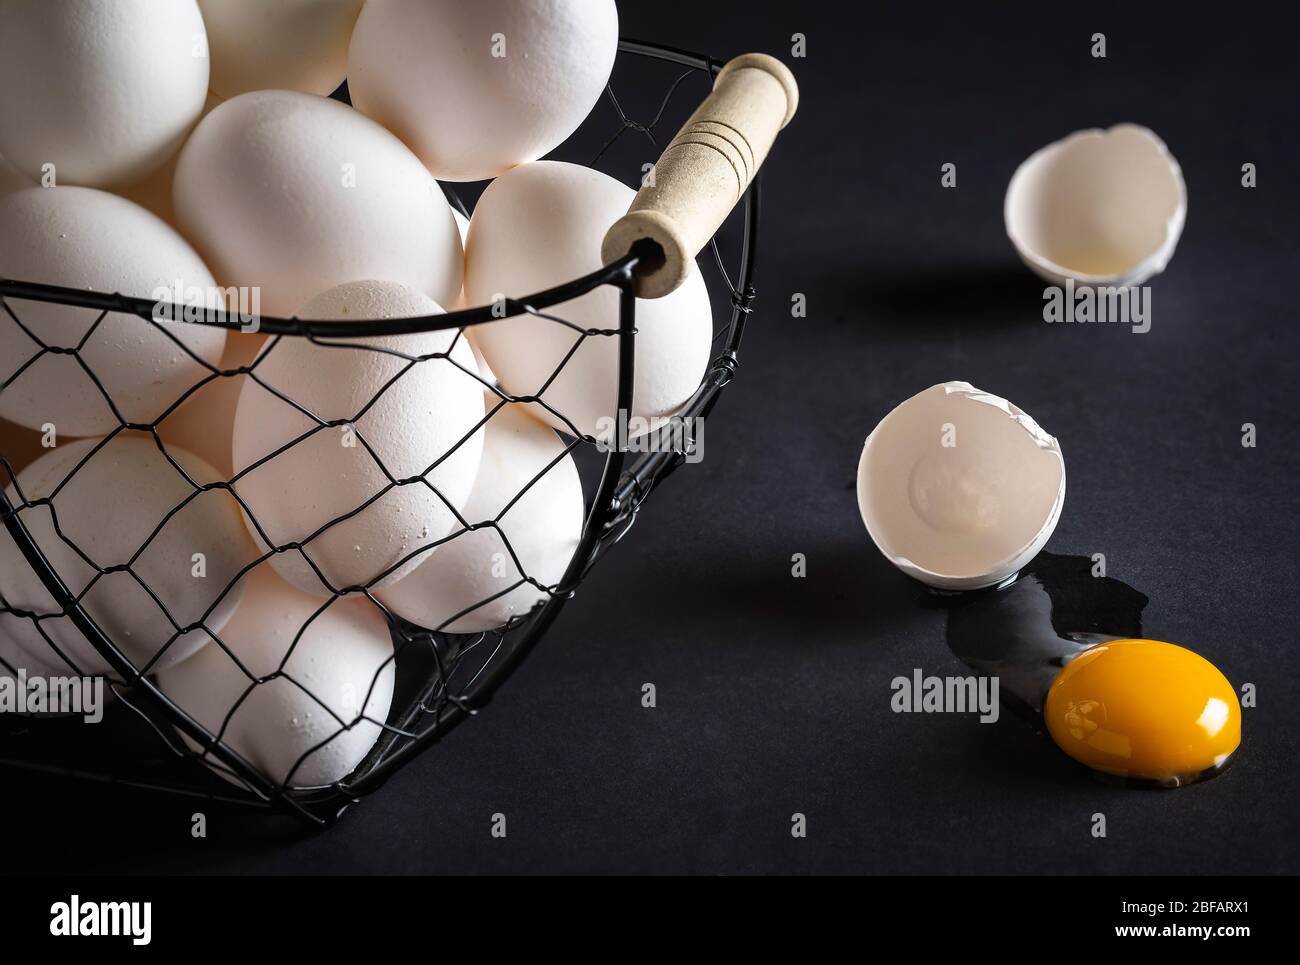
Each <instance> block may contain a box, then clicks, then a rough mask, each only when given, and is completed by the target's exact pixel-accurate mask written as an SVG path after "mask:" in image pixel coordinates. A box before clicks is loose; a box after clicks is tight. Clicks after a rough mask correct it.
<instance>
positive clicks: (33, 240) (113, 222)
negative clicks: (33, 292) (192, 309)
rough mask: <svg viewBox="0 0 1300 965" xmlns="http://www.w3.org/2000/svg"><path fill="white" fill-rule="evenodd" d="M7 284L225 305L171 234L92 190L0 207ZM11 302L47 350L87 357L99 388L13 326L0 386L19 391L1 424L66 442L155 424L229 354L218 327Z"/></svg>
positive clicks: (10, 199)
mask: <svg viewBox="0 0 1300 965" xmlns="http://www.w3.org/2000/svg"><path fill="white" fill-rule="evenodd" d="M0 277H5V278H21V279H23V280H25V281H35V282H43V283H46V284H51V285H64V286H67V287H71V288H83V289H85V288H88V289H94V290H96V291H103V292H120V293H122V294H125V295H134V296H138V297H144V298H149V297H154V296H156V295H157V294H158V293H159V290H162V291H166V292H169V293H170V292H173V291H175V289H176V287H177V286H178V285H179V286H181V288H182V291H186V290H190V289H192V290H193V292H192V294H193V295H194V296H195V297H198V298H200V299H201V300H202V303H203V304H204V305H206V306H209V307H217V306H219V305H220V304H221V295H220V293H218V292H216V291H215V290H214V289H215V286H216V282H215V281H214V280H213V277H212V275H211V273H210V272H209V271H208V269H207V266H206V265H204V263H203V261H202V260H200V258H199V256H198V255H197V254H196V253H195V251H194V249H193V248H191V247H190V246H189V245H188V244H187V243H186V241H185V239H184V238H182V237H181V236H180V235H179V234H177V232H176V231H175V229H173V228H171V227H170V226H169V225H167V224H166V223H165V222H163V221H162V220H160V219H159V218H157V217H155V216H154V215H152V214H150V213H149V212H148V211H146V210H145V209H144V208H141V207H139V206H138V205H136V204H133V203H131V202H130V201H127V200H125V199H123V198H119V197H117V196H116V195H113V194H109V193H108V192H105V191H97V190H95V189H93V188H75V187H61V188H39V187H37V188H28V189H26V190H23V191H18V192H16V193H14V194H10V195H6V196H4V197H2V198H0ZM7 301H8V304H9V307H10V309H11V310H12V311H13V312H14V314H15V315H17V316H18V318H19V319H21V321H22V323H23V325H24V326H26V327H27V329H29V330H30V331H31V333H32V335H34V336H35V337H36V338H37V339H39V340H40V341H41V342H43V343H44V344H45V345H48V346H57V347H60V348H76V347H78V346H80V348H79V351H78V356H79V358H80V360H81V362H84V363H85V367H87V368H89V369H90V371H91V372H93V373H94V376H95V378H97V379H98V380H99V382H100V384H101V385H102V386H103V389H104V391H100V389H99V388H98V387H97V386H96V385H95V381H94V380H93V379H92V378H91V376H90V375H88V374H87V372H86V369H85V368H83V366H82V365H81V364H79V363H78V360H77V358H76V357H74V356H72V355H70V354H54V353H43V352H42V351H41V348H40V345H38V344H37V342H36V341H34V340H33V339H32V337H30V336H29V335H28V334H27V333H26V332H24V331H23V328H22V327H20V326H19V325H16V324H14V323H13V321H12V320H11V319H7V318H6V320H5V324H3V325H0V382H5V381H8V380H10V379H12V381H10V382H9V384H8V385H6V386H5V389H4V392H3V393H0V417H3V418H6V419H9V420H11V421H13V422H17V423H19V424H21V425H25V426H28V427H30V428H34V429H40V428H41V427H42V426H45V425H51V426H53V427H54V429H55V430H56V431H57V432H58V433H59V435H60V436H67V437H70V436H89V435H98V434H103V433H107V432H109V431H111V430H113V429H115V428H117V427H118V426H119V425H120V424H121V420H123V419H125V420H127V421H130V422H136V423H151V422H153V421H154V420H156V419H158V418H160V417H161V416H162V415H163V413H165V412H166V411H167V409H168V408H169V407H170V406H172V405H173V404H174V403H175V402H176V401H177V400H178V399H180V397H181V396H182V394H183V393H184V392H185V391H186V390H187V389H189V388H190V387H191V386H193V385H194V384H195V383H197V382H198V381H199V380H200V379H202V378H203V377H204V376H206V375H208V374H209V372H210V370H209V369H208V368H207V367H206V366H208V365H214V364H215V363H216V362H217V361H218V360H219V359H220V358H221V352H222V349H223V348H224V346H225V343H226V333H225V330H224V329H221V328H217V327H215V326H211V325H199V324H188V323H184V322H159V323H158V325H154V324H153V323H152V322H150V321H146V320H145V319H141V318H138V317H137V316H135V315H128V314H124V313H118V312H110V313H109V314H108V315H106V316H105V317H104V318H103V319H102V320H99V314H100V313H99V312H98V311H96V310H94V309H90V308H74V307H71V306H68V305H58V304H54V303H52V302H34V301H24V300H21V299H12V298H11V299H8V300H7ZM97 322H98V324H96V323H97ZM92 327H93V332H92ZM88 333H89V337H87V335H88ZM177 342H179V343H180V344H179V345H178V344H177ZM15 376H16V377H15ZM105 392H107V395H108V397H109V398H111V399H112V402H113V405H115V406H116V407H117V410H118V414H115V413H114V411H113V408H112V406H110V405H109V402H108V400H107V399H106V398H105ZM119 414H120V418H119Z"/></svg>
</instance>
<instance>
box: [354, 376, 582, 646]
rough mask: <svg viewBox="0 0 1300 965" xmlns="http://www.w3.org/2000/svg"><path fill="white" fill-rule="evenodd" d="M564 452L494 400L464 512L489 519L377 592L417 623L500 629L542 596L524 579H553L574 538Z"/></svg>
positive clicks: (578, 505) (576, 505) (578, 518)
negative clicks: (481, 452)
mask: <svg viewBox="0 0 1300 965" xmlns="http://www.w3.org/2000/svg"><path fill="white" fill-rule="evenodd" d="M493 401H494V399H493V398H491V397H489V399H488V402H489V405H491V404H492V402H493ZM496 401H497V402H498V404H500V403H499V400H496ZM565 449H566V447H565V445H564V443H563V442H562V441H561V440H560V437H559V436H557V435H556V434H555V432H554V431H552V430H551V429H549V428H547V427H546V426H543V425H541V424H540V423H538V422H537V421H535V420H534V419H532V418H531V417H530V416H529V415H528V414H527V413H526V412H525V411H524V410H523V408H522V407H520V406H517V405H502V407H501V409H500V410H499V411H497V412H495V413H494V414H493V415H492V418H491V421H489V422H488V425H487V434H486V438H485V440H484V443H483V462H482V465H481V466H480V467H479V474H478V480H477V481H476V482H475V484H474V490H473V492H472V493H471V494H470V497H469V502H468V503H466V504H465V512H464V516H465V520H466V522H468V523H469V524H470V525H471V526H473V525H478V524H484V523H489V524H495V525H494V526H493V525H489V526H484V527H483V528H481V529H473V530H470V529H460V531H459V533H458V534H457V535H456V536H454V537H453V538H452V539H451V540H449V541H448V542H446V543H442V544H441V545H439V546H437V547H435V548H434V549H433V550H431V551H430V552H429V553H428V554H426V555H424V556H422V557H420V559H421V563H420V565H419V567H418V568H417V569H416V570H415V572H414V573H411V574H409V575H408V576H405V577H403V578H402V579H401V580H400V581H399V582H397V583H396V584H394V585H393V586H391V587H388V588H387V589H385V590H381V591H380V592H379V593H378V596H379V599H380V600H382V601H383V602H384V604H386V605H387V606H388V607H389V608H390V609H391V610H392V611H393V612H394V613H397V614H398V615H399V616H401V617H403V618H404V619H406V620H409V621H410V622H412V623H414V624H416V625H417V626H422V627H428V628H429V629H433V630H445V631H447V632H448V633H474V632H477V631H479V630H491V629H494V628H496V627H500V626H503V625H505V624H506V623H507V622H508V621H509V620H510V619H511V617H514V616H517V615H522V614H526V613H527V612H528V611H529V610H531V609H532V607H533V605H534V604H536V603H539V602H541V601H542V600H545V599H546V597H547V592H546V591H545V590H543V589H539V588H538V587H537V586H535V585H533V584H531V583H526V582H523V581H524V580H525V579H532V580H535V581H536V582H537V583H540V584H541V585H542V586H543V587H552V586H555V585H556V584H558V583H559V582H560V580H561V579H562V578H563V577H564V572H565V570H566V569H567V568H568V566H569V562H570V560H572V559H573V554H574V551H575V550H576V549H577V548H578V540H579V538H580V537H581V535H582V520H583V499H582V483H581V481H580V480H579V479H578V468H577V466H576V465H575V464H574V462H573V457H572V456H570V455H569V454H568V453H567V452H566V451H565ZM503 537H504V538H503ZM521 567H522V569H521ZM466 611H468V612H466Z"/></svg>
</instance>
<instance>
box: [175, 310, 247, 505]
mask: <svg viewBox="0 0 1300 965" xmlns="http://www.w3.org/2000/svg"><path fill="white" fill-rule="evenodd" d="M265 341H266V338H265V336H263V335H255V334H253V333H251V332H230V333H228V334H227V336H226V351H225V353H224V354H223V355H222V356H221V361H220V362H218V363H217V368H219V369H220V370H221V371H223V372H229V371H232V370H234V369H239V368H243V367H245V366H249V365H252V364H253V360H254V359H255V358H257V353H258V352H259V351H261V348H262V345H263V344H264V343H265ZM247 379H248V376H246V375H221V376H217V377H216V378H214V379H212V380H211V381H209V382H206V383H204V384H203V385H202V386H201V387H200V388H199V389H198V391H196V392H195V393H194V394H193V395H191V396H190V397H189V398H188V399H186V401H185V402H184V403H183V404H182V405H181V406H180V407H179V408H178V409H176V410H175V411H174V412H172V413H171V414H170V415H168V416H167V418H165V419H164V420H163V421H162V422H160V423H159V424H158V434H159V435H161V436H162V438H163V442H165V443H166V444H167V445H169V446H170V445H177V446H180V447H181V448H182V449H188V450H189V451H190V452H192V453H194V454H195V455H196V456H198V457H200V458H201V459H203V460H204V461H205V462H208V463H210V464H211V465H212V467H213V468H214V469H216V470H217V472H218V473H220V474H221V478H222V479H229V478H230V477H231V476H233V475H234V461H233V457H232V451H233V450H232V446H233V440H234V433H235V409H236V407H237V406H238V405H239V393H240V391H241V390H242V389H243V388H244V383H245V382H246V381H247Z"/></svg>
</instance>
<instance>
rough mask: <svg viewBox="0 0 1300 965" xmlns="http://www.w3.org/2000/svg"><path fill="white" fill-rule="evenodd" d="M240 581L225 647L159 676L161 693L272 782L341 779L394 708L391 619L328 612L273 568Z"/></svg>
mask: <svg viewBox="0 0 1300 965" xmlns="http://www.w3.org/2000/svg"><path fill="white" fill-rule="evenodd" d="M240 582H241V583H246V584H247V587H246V591H245V592H244V595H243V599H242V600H241V601H240V604H239V607H238V608H237V609H236V610H235V614H234V616H233V617H232V618H231V619H230V622H229V623H228V624H226V627H225V629H224V630H221V631H220V632H219V633H218V637H219V638H220V643H218V642H217V641H212V642H210V643H209V644H208V645H207V646H206V647H204V648H203V649H202V650H200V651H199V652H198V653H197V654H195V655H194V656H193V657H191V658H190V659H189V660H186V661H185V662H184V663H182V664H179V665H178V666H175V667H172V668H171V669H169V670H166V671H164V672H163V673H161V674H159V675H158V687H159V689H160V690H162V692H163V693H164V694H166V695H167V696H168V697H170V698H171V699H172V700H173V701H174V702H175V703H176V704H177V705H178V706H179V707H180V708H181V709H182V710H184V711H185V712H186V713H188V714H189V715H190V716H191V717H193V718H194V719H195V720H197V721H198V722H199V723H200V724H202V725H203V726H204V727H206V728H207V729H208V731H209V732H211V733H212V734H214V735H217V736H220V737H221V739H222V741H223V742H224V743H226V744H227V745H228V746H229V747H230V748H231V749H232V750H234V751H235V752H236V753H238V754H239V755H240V756H241V757H243V758H244V759H245V760H247V761H248V762H249V763H250V764H252V765H253V766H255V767H257V768H258V770H260V771H261V772H262V773H263V774H264V775H266V776H267V777H269V778H271V779H273V780H276V781H279V782H281V783H289V784H291V785H292V786H295V787H313V786H319V785H323V784H330V783H333V782H334V781H338V780H341V779H342V778H344V777H346V776H347V775H348V774H350V773H351V772H352V771H353V770H354V769H355V768H356V766H357V765H358V764H360V763H361V761H362V759H363V758H364V757H365V756H366V754H367V753H368V752H369V751H370V749H371V748H372V747H373V746H374V744H375V741H376V739H378V737H379V735H380V732H381V730H380V724H381V723H382V722H384V721H386V720H387V718H388V712H389V709H390V707H391V705H392V700H393V641H392V638H391V637H390V636H389V633H388V623H387V621H386V620H385V619H384V617H383V615H382V614H381V613H380V611H379V610H378V609H377V608H376V607H375V606H374V605H373V604H372V603H370V602H369V601H368V600H361V599H346V598H335V599H333V600H331V601H330V602H329V604H328V605H325V604H324V603H323V602H322V601H321V599H320V598H319V597H314V596H308V595H307V594H304V593H300V592H299V591H298V590H295V589H294V588H293V587H291V586H289V585H288V584H286V583H284V582H283V581H282V580H280V578H279V577H278V576H276V575H275V573H274V571H272V570H271V568H270V567H268V566H264V565H263V566H257V567H255V568H254V569H253V570H251V571H250V572H249V573H248V575H246V576H245V577H244V578H243V580H241V581H240ZM322 606H324V609H322ZM300 631H301V635H300ZM222 644H224V645H225V649H223V648H222ZM291 650H292V653H291V652H290V651H291ZM227 651H229V652H227ZM286 657H287V659H286ZM236 660H237V661H238V663H237V662H236ZM277 672H279V673H280V674H281V676H278V677H274V678H273V679H269V680H268V679H265V678H267V677H270V676H271V675H272V674H275V673H277ZM255 679H256V680H261V681H262V682H261V683H258V684H257V685H256V686H253V681H254V680H255ZM232 711H233V713H232ZM363 717H364V718H367V719H362V718H363ZM376 722H378V723H376ZM347 725H353V726H351V727H350V728H347ZM223 726H224V732H223ZM185 741H186V743H187V744H189V745H190V747H192V748H197V745H196V744H195V743H194V742H193V741H191V740H190V739H189V738H188V737H186V738H185ZM318 745H320V746H318ZM304 755H306V756H304ZM300 759H301V763H299V760H300ZM211 760H212V762H213V766H214V769H215V770H216V773H218V774H220V775H221V776H222V777H225V778H226V779H227V780H229V781H231V783H239V784H242V782H240V781H238V780H237V779H236V778H235V777H234V776H233V775H231V774H229V773H228V772H227V771H226V770H225V769H224V768H225V766H224V765H223V764H221V763H220V762H219V761H217V760H216V759H215V758H213V759H211Z"/></svg>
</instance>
